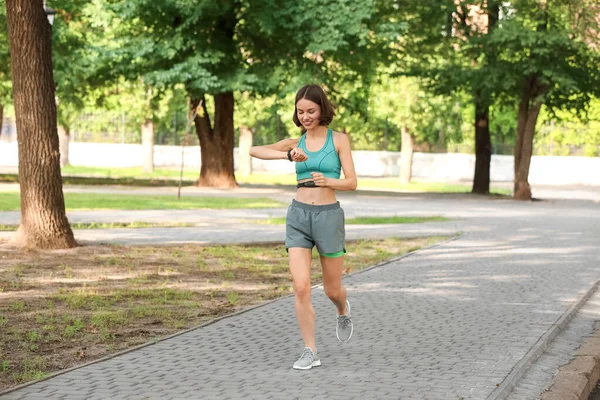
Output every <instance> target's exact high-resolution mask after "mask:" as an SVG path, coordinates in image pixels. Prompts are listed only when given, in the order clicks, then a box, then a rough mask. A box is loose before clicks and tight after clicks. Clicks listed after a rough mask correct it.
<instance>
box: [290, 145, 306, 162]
mask: <svg viewBox="0 0 600 400" xmlns="http://www.w3.org/2000/svg"><path fill="white" fill-rule="evenodd" d="M290 155H291V156H292V161H295V162H304V161H306V160H308V157H307V156H306V154H304V151H303V150H302V149H299V148H298V147H294V148H293V149H292V151H291V153H290Z"/></svg>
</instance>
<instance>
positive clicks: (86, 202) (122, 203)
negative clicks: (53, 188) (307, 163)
mask: <svg viewBox="0 0 600 400" xmlns="http://www.w3.org/2000/svg"><path fill="white" fill-rule="evenodd" d="M64 196H65V205H66V208H67V210H171V209H172V210H190V209H200V208H209V209H231V208H273V207H284V206H286V204H284V203H281V202H278V201H275V200H272V199H268V198H262V197H261V198H234V197H200V196H186V197H182V198H181V200H177V197H176V196H144V195H119V194H102V193H65V194H64ZM19 201H20V195H19V193H15V192H5V193H2V194H1V195H0V211H16V210H19V208H20V203H19Z"/></svg>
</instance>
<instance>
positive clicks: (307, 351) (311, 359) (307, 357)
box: [294, 347, 321, 369]
mask: <svg viewBox="0 0 600 400" xmlns="http://www.w3.org/2000/svg"><path fill="white" fill-rule="evenodd" d="M319 365H321V360H320V359H319V356H318V355H317V353H313V351H312V349H311V348H310V347H305V348H304V351H303V352H302V355H301V356H300V358H299V359H298V361H296V362H295V363H294V369H311V368H312V367H318V366H319Z"/></svg>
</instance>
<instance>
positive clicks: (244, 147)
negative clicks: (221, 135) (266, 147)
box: [238, 126, 252, 176]
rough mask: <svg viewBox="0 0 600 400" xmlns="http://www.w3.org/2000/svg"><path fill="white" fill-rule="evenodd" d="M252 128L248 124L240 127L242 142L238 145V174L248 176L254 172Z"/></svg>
mask: <svg viewBox="0 0 600 400" xmlns="http://www.w3.org/2000/svg"><path fill="white" fill-rule="evenodd" d="M251 147H252V130H251V129H250V128H248V127H247V126H242V127H240V144H239V146H238V174H240V176H248V175H251V174H252V157H250V148H251Z"/></svg>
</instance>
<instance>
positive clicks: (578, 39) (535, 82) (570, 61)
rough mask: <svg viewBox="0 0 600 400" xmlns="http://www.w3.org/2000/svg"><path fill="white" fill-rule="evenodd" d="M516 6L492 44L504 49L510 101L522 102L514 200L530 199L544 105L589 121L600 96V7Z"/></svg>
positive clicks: (501, 73)
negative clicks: (590, 110)
mask: <svg viewBox="0 0 600 400" xmlns="http://www.w3.org/2000/svg"><path fill="white" fill-rule="evenodd" d="M512 7H513V8H512V9H511V10H510V14H509V15H508V16H507V18H505V20H503V22H502V29H498V30H496V31H495V32H494V34H493V35H491V37H490V39H491V41H490V43H491V44H492V45H493V46H494V47H495V48H496V49H498V50H499V52H498V59H497V68H496V74H497V77H498V78H497V79H498V82H502V85H503V88H504V92H505V95H504V96H505V101H512V100H513V99H519V109H518V125H517V138H516V144H515V152H514V155H515V164H514V173H515V178H514V193H513V196H514V198H515V199H517V200H530V199H531V187H530V185H529V182H528V176H529V167H530V164H531V155H532V151H533V138H534V134H535V127H536V123H537V119H538V116H539V113H540V110H541V108H542V105H544V104H545V105H546V106H547V107H548V109H549V110H550V111H552V110H559V109H572V110H575V111H576V112H577V113H578V114H579V115H580V116H581V117H584V116H585V113H586V111H587V108H588V106H589V104H590V101H591V100H592V96H598V95H600V68H599V67H598V65H600V53H599V52H598V49H599V48H600V47H599V44H600V26H599V22H598V19H597V18H598V16H599V15H600V5H599V4H597V3H594V2H591V1H588V0H576V1H569V2H567V1H560V0H556V1H552V2H550V1H546V0H521V1H515V2H514V3H513V4H512Z"/></svg>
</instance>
